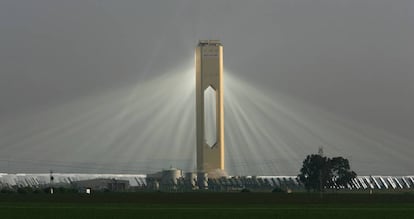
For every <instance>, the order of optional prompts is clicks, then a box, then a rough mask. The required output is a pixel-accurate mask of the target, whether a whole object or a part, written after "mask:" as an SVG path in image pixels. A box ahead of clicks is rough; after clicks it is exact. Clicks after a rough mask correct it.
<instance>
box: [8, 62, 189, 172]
mask: <svg viewBox="0 0 414 219" xmlns="http://www.w3.org/2000/svg"><path fill="white" fill-rule="evenodd" d="M194 80H195V76H194V67H193V66H192V65H191V64H188V65H185V66H184V67H180V68H177V69H175V70H171V72H168V73H166V74H163V75H161V76H158V77H156V78H152V79H150V80H146V81H143V82H138V83H137V84H136V85H135V86H132V87H124V88H120V89H115V90H110V91H108V92H105V93H102V94H100V95H93V96H88V97H85V98H83V99H79V100H76V101H73V102H69V103H66V104H64V105H61V106H58V107H56V108H51V109H49V110H47V111H45V112H36V113H33V114H31V115H23V116H21V117H20V118H17V117H16V118H12V119H10V121H8V122H5V123H3V124H4V125H3V126H1V127H0V145H1V149H0V153H1V156H0V157H1V159H0V165H1V166H2V167H5V166H6V165H10V164H11V165H12V169H15V171H18V170H21V171H32V172H33V171H35V172H36V171H37V172H39V171H41V172H44V171H47V170H48V169H55V170H57V171H59V170H61V171H66V172H68V171H69V172H70V171H76V172H141V173H147V172H153V171H158V170H160V169H162V168H166V167H169V166H170V165H173V166H177V167H180V168H183V169H186V170H193V169H194V167H195V159H194V156H195V130H194V129H195V122H194V119H195V113H194V110H195V103H194V100H195V99H194V98H195V91H194V87H195V86H194ZM27 162H29V163H31V164H32V165H28V164H27ZM3 169H6V168H3Z"/></svg>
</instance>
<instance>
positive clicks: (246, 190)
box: [240, 188, 250, 192]
mask: <svg viewBox="0 0 414 219" xmlns="http://www.w3.org/2000/svg"><path fill="white" fill-rule="evenodd" d="M240 192H250V190H249V189H246V188H244V189H242V190H241V191H240Z"/></svg>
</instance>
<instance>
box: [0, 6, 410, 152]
mask: <svg viewBox="0 0 414 219" xmlns="http://www.w3.org/2000/svg"><path fill="white" fill-rule="evenodd" d="M199 39H220V40H221V41H222V43H223V45H224V63H225V64H224V65H225V69H227V70H228V71H230V72H232V73H233V74H234V75H237V76H238V77H239V78H240V79H241V80H243V81H246V82H248V83H249V84H252V85H253V86H256V87H258V88H264V89H266V90H269V91H272V92H275V93H282V94H284V95H288V96H290V97H292V98H295V99H298V100H301V101H304V102H307V103H309V104H311V105H315V106H317V107H319V108H321V109H324V110H326V111H328V112H331V113H333V114H335V115H339V116H341V117H344V118H349V119H350V120H352V121H357V122H360V123H362V124H366V125H368V126H373V127H375V128H378V129H381V130H384V131H385V132H387V133H390V134H393V135H396V136H399V137H401V138H403V139H407V140H408V141H409V142H411V143H413V142H414V134H413V131H414V101H413V96H414V43H413V39H414V1H411V0H394V1H390V0H283V1H282V0H280V1H278V0H275V1H261V0H257V1H248V0H226V1H223V0H209V1H200V0H165V1H161V0H151V1H149V0H148V1H132V0H130V1H127V0H117V1H115V0H111V1H106V0H96V1H92V0H89V1H86V0H71V1H63V0H62V1H56V0H33V1H29V0H27V1H24V0H2V1H0V123H3V124H6V123H5V121H7V124H8V125H10V124H12V125H15V126H16V127H17V128H16V129H15V130H16V131H18V130H19V128H18V127H19V126H18V125H17V123H14V122H13V121H15V120H17V119H18V118H22V117H25V116H30V115H33V114H34V113H33V112H38V111H43V110H46V109H50V108H53V107H59V106H62V104H65V103H68V102H73V101H76V100H78V99H81V98H83V97H85V96H90V95H94V94H99V93H104V92H105V93H106V92H111V90H114V89H122V87H125V86H130V85H131V84H136V83H140V82H144V81H147V80H151V79H153V78H156V77H158V76H162V75H165V74H168V72H169V70H170V69H176V68H180V67H181V66H183V65H186V64H188V63H191V62H192V61H193V56H194V47H195V46H196V44H197V41H198V40H199ZM2 121H3V122H2ZM32 125H33V126H36V125H35V124H32ZM0 126H2V124H0ZM3 126H4V125H3ZM21 128H26V127H21ZM3 129H5V128H4V127H3ZM2 134H3V135H4V133H2ZM75 138H76V137H75ZM412 146H413V147H414V144H412ZM2 147H5V146H4V145H0V150H1V148H2ZM413 150H414V148H413ZM7 153H8V152H7V151H3V155H4V156H10V155H8V154H7ZM34 156H35V155H34Z"/></svg>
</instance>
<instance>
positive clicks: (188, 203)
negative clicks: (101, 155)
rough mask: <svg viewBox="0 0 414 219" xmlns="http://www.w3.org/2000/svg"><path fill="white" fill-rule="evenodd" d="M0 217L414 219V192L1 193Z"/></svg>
mask: <svg viewBox="0 0 414 219" xmlns="http://www.w3.org/2000/svg"><path fill="white" fill-rule="evenodd" d="M0 218H2V219H6V218H33V219H34V218H46V219H48V218H88V219H89V218H192V219H195V218H197V219H198V218H210V219H211V218H214V219H216V218H237V219H242V218H289V219H292V218H319V219H321V218H329V219H332V218H335V219H338V218H339V219H340V218H352V219H358V218H364V219H365V218H392V219H397V218H414V194H412V193H411V194H410V193H398V194H390V193H387V194H372V195H369V194H360V193H358V194H355V193H352V194H343V193H340V194H339V193H333V194H332V193H331V194H324V195H323V197H322V198H321V197H320V196H319V194H309V193H300V194H275V193H200V192H196V193H99V194H98V193H95V194H92V195H85V194H55V195H48V194H0Z"/></svg>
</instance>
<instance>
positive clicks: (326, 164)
mask: <svg viewBox="0 0 414 219" xmlns="http://www.w3.org/2000/svg"><path fill="white" fill-rule="evenodd" d="M355 177H356V173H355V172H354V171H351V170H350V165H349V161H348V160H347V159H345V158H343V157H334V158H332V159H330V158H327V157H324V156H321V155H319V154H311V155H308V156H307V157H306V159H305V160H304V161H303V165H302V168H301V169H300V174H299V175H298V178H299V181H300V182H302V183H303V184H304V185H305V188H306V189H307V190H308V191H309V190H314V191H324V190H325V189H326V188H340V187H342V186H346V185H347V184H348V183H350V181H351V180H352V179H353V178H355Z"/></svg>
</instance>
